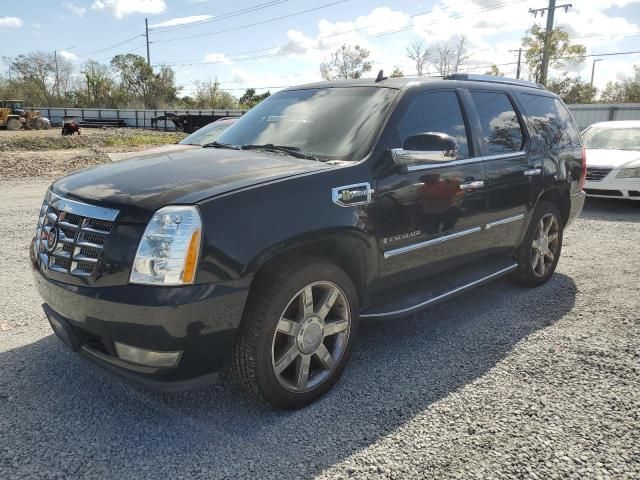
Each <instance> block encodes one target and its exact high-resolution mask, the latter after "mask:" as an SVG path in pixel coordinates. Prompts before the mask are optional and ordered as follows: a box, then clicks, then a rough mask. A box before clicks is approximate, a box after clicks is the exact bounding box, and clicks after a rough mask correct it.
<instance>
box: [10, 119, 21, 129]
mask: <svg viewBox="0 0 640 480" xmlns="http://www.w3.org/2000/svg"><path fill="white" fill-rule="evenodd" d="M20 126H21V124H20V120H18V119H17V118H10V119H9V120H7V130H11V131H16V130H20Z"/></svg>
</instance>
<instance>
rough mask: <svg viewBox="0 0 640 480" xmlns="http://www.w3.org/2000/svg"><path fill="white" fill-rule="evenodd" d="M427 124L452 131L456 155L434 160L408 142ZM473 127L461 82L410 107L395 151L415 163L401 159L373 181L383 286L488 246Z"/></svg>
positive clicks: (433, 128) (424, 96)
mask: <svg viewBox="0 0 640 480" xmlns="http://www.w3.org/2000/svg"><path fill="white" fill-rule="evenodd" d="M426 132H433V133H443V134H446V135H449V136H450V137H453V138H454V139H455V140H456V143H457V148H458V151H457V155H456V156H455V157H454V158H450V157H446V158H441V159H439V160H436V161H429V160H428V159H425V155H421V152H419V151H410V150H407V148H409V147H408V146H409V145H411V144H412V143H415V142H411V141H410V142H407V139H408V138H409V137H411V136H413V135H416V134H421V133H426ZM468 132H469V128H468V125H467V122H465V119H464V116H463V111H462V107H461V102H460V99H459V97H458V93H457V92H456V90H437V91H429V92H426V93H423V94H421V95H419V96H417V97H416V98H414V99H413V100H412V101H411V102H410V103H409V104H408V106H407V107H406V110H405V112H404V114H403V115H402V118H401V120H400V122H399V124H398V130H397V132H396V134H395V137H394V145H393V149H392V154H394V155H396V156H397V155H402V156H404V157H405V161H406V160H407V159H408V161H409V163H414V165H410V166H408V167H400V166H398V167H396V168H395V169H394V170H393V171H392V172H391V173H390V174H388V175H387V176H386V177H384V178H381V179H379V180H378V182H377V185H376V198H377V200H376V203H377V210H378V212H379V229H378V234H379V238H378V245H379V246H380V287H381V289H382V290H388V289H393V288H395V287H400V286H402V285H405V284H407V283H410V282H413V281H415V280H418V279H421V278H424V277H427V276H429V275H433V274H436V273H439V272H442V271H445V270H448V269H451V268H453V267H455V266H456V265H460V264H461V263H464V262H468V261H470V260H473V259H474V258H477V257H479V256H481V255H482V253H483V252H484V251H485V250H486V248H487V246H486V245H482V242H481V239H482V238H483V236H482V235H479V233H480V231H481V228H482V225H483V222H484V220H485V219H486V214H487V208H486V197H485V191H484V181H485V170H484V164H483V162H482V161H481V160H474V158H473V151H472V150H473V149H472V148H471V141H470V138H469V135H468ZM414 138H415V137H414ZM405 142H407V143H405ZM403 146H404V147H405V148H402V147H403ZM414 148H415V147H414ZM422 153H424V152H422ZM412 156H415V157H416V158H415V160H414V161H413V162H412V161H411V157H412Z"/></svg>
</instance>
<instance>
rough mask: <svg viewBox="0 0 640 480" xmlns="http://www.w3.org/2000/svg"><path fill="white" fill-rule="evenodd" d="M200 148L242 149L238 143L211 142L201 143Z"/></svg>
mask: <svg viewBox="0 0 640 480" xmlns="http://www.w3.org/2000/svg"><path fill="white" fill-rule="evenodd" d="M202 148H229V149H231V150H242V148H241V147H239V146H238V145H231V144H230V143H220V142H211V143H205V144H204V145H202Z"/></svg>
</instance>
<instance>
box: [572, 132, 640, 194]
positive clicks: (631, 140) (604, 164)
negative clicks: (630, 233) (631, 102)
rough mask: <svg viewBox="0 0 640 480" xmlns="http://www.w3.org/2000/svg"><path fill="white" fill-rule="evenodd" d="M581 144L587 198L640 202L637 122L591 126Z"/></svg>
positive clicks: (639, 157) (639, 152) (639, 142)
mask: <svg viewBox="0 0 640 480" xmlns="http://www.w3.org/2000/svg"><path fill="white" fill-rule="evenodd" d="M582 140H583V142H584V146H585V149H586V154H587V181H586V183H585V186H584V190H585V192H586V193H587V195H589V196H592V197H606V198H623V199H626V200H640V121H619V122H601V123H594V124H593V125H591V126H590V127H588V128H587V129H586V130H585V131H584V132H582Z"/></svg>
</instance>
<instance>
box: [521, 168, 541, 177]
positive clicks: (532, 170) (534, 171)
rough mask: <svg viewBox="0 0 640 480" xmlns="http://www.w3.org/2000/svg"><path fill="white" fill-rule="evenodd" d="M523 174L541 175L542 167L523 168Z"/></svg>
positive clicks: (527, 175)
mask: <svg viewBox="0 0 640 480" xmlns="http://www.w3.org/2000/svg"><path fill="white" fill-rule="evenodd" d="M523 173H524V175H525V176H526V177H534V176H536V175H542V169H541V168H530V169H528V170H525V171H524V172H523Z"/></svg>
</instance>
